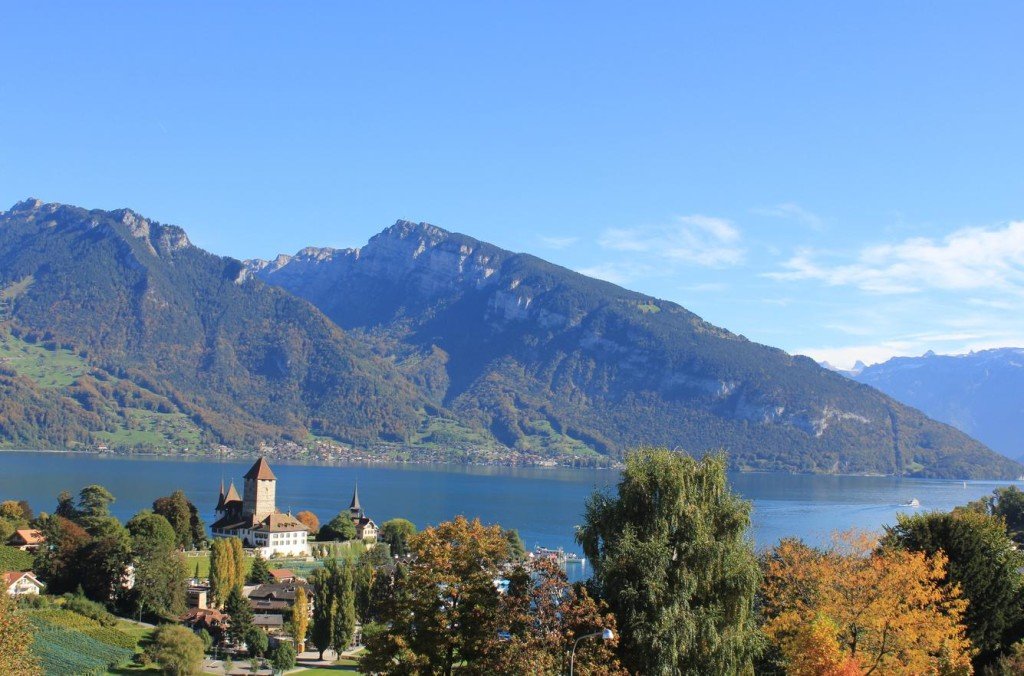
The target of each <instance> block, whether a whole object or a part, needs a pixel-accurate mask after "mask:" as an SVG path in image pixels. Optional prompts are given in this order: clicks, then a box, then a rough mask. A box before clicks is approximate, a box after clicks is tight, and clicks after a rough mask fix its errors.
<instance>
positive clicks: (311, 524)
mask: <svg viewBox="0 0 1024 676" xmlns="http://www.w3.org/2000/svg"><path fill="white" fill-rule="evenodd" d="M295 518H296V519H297V520H298V522H299V523H301V524H302V525H303V526H305V527H306V528H308V529H309V532H310V533H311V534H313V535H315V534H316V532H317V531H318V530H320V519H318V518H316V514H314V513H313V512H310V511H308V510H302V511H301V512H299V513H298V514H296V515H295Z"/></svg>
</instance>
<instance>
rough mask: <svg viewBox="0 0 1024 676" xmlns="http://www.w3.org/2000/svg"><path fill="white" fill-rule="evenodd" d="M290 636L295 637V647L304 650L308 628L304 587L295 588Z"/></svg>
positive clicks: (307, 611) (307, 604) (307, 609)
mask: <svg viewBox="0 0 1024 676" xmlns="http://www.w3.org/2000/svg"><path fill="white" fill-rule="evenodd" d="M291 619H292V638H294V639H295V647H296V648H297V649H298V650H300V651H301V650H304V649H305V646H306V631H307V630H308V629H309V601H308V600H307V599H306V588H305V587H297V588H296V589H295V603H293V604H292V617H291Z"/></svg>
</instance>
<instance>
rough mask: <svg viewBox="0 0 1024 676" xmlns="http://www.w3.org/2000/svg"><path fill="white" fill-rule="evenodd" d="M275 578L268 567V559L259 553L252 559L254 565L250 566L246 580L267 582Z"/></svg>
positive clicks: (260, 582) (258, 582)
mask: <svg viewBox="0 0 1024 676" xmlns="http://www.w3.org/2000/svg"><path fill="white" fill-rule="evenodd" d="M273 579H274V576H273V575H271V574H270V568H268V567H267V560H266V559H264V558H263V557H262V556H260V555H259V554H257V555H256V557H255V558H254V559H253V560H252V567H250V568H249V574H248V575H247V576H246V582H248V583H249V584H267V583H268V582H271V581H273Z"/></svg>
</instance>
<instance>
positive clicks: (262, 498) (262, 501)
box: [242, 458, 277, 521]
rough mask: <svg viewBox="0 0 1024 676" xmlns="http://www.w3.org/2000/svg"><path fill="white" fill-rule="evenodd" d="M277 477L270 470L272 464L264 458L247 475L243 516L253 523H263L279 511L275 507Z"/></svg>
mask: <svg viewBox="0 0 1024 676" xmlns="http://www.w3.org/2000/svg"><path fill="white" fill-rule="evenodd" d="M276 492H277V477H276V476H274V473H273V472H272V471H271V470H270V464H269V463H267V461H266V460H265V459H264V458H260V459H259V460H257V461H256V464H254V465H253V466H252V467H251V468H249V471H248V472H246V473H245V493H244V495H245V497H244V499H243V510H242V512H243V514H244V515H245V517H246V518H249V517H252V519H253V521H263V519H265V518H267V517H268V516H270V515H271V514H273V513H275V512H276V511H277V507H276V505H275V499H276V495H275V494H276Z"/></svg>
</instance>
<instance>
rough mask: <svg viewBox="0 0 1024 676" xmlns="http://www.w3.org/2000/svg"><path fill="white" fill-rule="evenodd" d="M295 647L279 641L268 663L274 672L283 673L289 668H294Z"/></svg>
mask: <svg viewBox="0 0 1024 676" xmlns="http://www.w3.org/2000/svg"><path fill="white" fill-rule="evenodd" d="M295 657H296V655H295V648H293V647H292V645H291V644H290V643H280V644H279V645H278V646H277V648H276V649H275V650H274V655H273V657H272V658H271V661H270V664H271V665H272V666H273V667H274V673H275V674H283V673H284V672H286V671H288V670H289V669H294V668H295Z"/></svg>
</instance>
